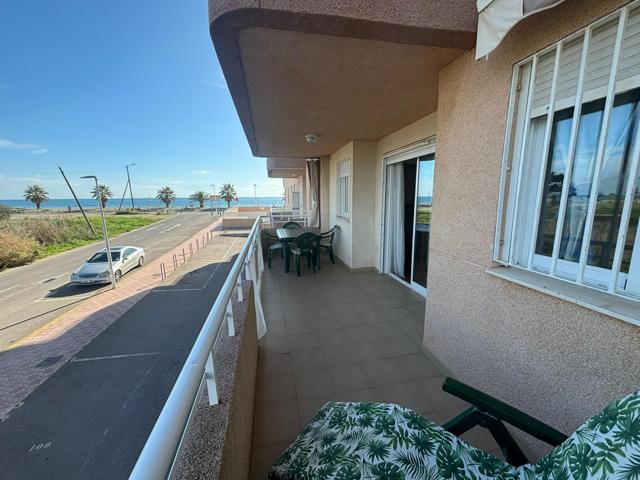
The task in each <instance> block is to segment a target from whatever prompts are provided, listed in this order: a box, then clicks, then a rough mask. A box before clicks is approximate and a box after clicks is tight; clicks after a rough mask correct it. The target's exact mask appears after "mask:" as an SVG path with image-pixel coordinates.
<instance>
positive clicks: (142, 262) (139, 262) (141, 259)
mask: <svg viewBox="0 0 640 480" xmlns="http://www.w3.org/2000/svg"><path fill="white" fill-rule="evenodd" d="M142 265H144V257H140V259H139V260H138V266H139V267H141V266H142Z"/></svg>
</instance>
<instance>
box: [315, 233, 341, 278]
mask: <svg viewBox="0 0 640 480" xmlns="http://www.w3.org/2000/svg"><path fill="white" fill-rule="evenodd" d="M337 230H338V225H334V226H333V228H331V230H328V231H326V232H324V233H321V234H320V235H319V237H320V244H319V247H320V250H326V251H327V252H329V260H331V263H333V264H335V263H336V260H335V257H334V255H333V237H335V235H336V231H337ZM318 269H320V253H319V252H318Z"/></svg>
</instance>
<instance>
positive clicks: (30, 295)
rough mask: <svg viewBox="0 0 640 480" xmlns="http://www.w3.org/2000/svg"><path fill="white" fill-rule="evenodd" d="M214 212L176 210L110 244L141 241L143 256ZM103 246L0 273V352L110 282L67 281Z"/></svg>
mask: <svg viewBox="0 0 640 480" xmlns="http://www.w3.org/2000/svg"><path fill="white" fill-rule="evenodd" d="M214 218H215V217H212V216H211V214H210V213H208V212H207V213H197V212H189V213H179V214H177V215H174V216H172V217H169V218H168V219H166V220H163V221H160V222H157V223H154V224H152V225H149V226H146V227H143V228H140V229H137V230H134V231H132V232H128V233H124V234H122V235H120V236H118V237H115V238H113V239H111V245H135V246H138V247H142V248H144V250H145V254H146V258H145V260H146V261H147V262H149V261H151V260H153V259H155V258H157V257H159V256H160V255H162V254H164V253H165V252H167V251H169V250H171V248H173V247H175V246H176V245H179V244H180V243H182V242H183V241H185V240H187V239H188V238H189V237H191V236H192V235H193V234H194V233H196V232H197V231H199V230H201V229H202V228H204V227H205V226H206V225H207V224H209V223H211V222H212V221H213V220H214ZM103 247H104V244H102V243H98V244H93V245H87V246H84V247H80V248H76V249H75V250H71V251H68V252H65V253H61V254H59V255H55V256H53V257H49V258H45V259H42V260H39V261H37V262H35V263H32V264H30V265H25V266H23V267H18V268H13V269H11V270H8V271H6V272H3V273H0V352H2V351H4V350H6V349H7V347H8V346H10V345H11V344H12V343H14V342H16V341H17V340H19V339H21V338H23V337H25V336H26V335H28V334H29V333H31V332H33V331H34V330H36V329H37V328H38V327H40V326H41V325H44V324H46V323H47V322H49V321H51V320H53V319H54V318H56V317H57V316H58V315H60V314H62V313H63V312H64V311H66V310H68V309H69V308H71V307H73V306H75V305H76V304H78V303H79V302H82V301H83V300H85V299H87V298H89V297H90V296H93V295H96V294H98V293H100V291H102V290H104V289H105V288H110V287H109V286H107V287H87V286H75V285H70V284H69V283H68V280H69V275H71V272H72V271H73V270H75V269H76V268H78V267H79V266H80V265H81V264H82V262H83V261H84V260H86V259H87V258H89V257H90V256H91V255H92V254H93V253H94V252H96V251H97V250H100V249H101V248H103Z"/></svg>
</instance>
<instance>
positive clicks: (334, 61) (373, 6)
mask: <svg viewBox="0 0 640 480" xmlns="http://www.w3.org/2000/svg"><path fill="white" fill-rule="evenodd" d="M209 16H210V30H211V37H212V39H213V43H214V46H215V49H216V52H217V55H218V59H219V61H220V64H221V66H222V70H223V72H224V75H225V78H226V80H227V84H228V86H229V90H230V92H231V96H232V98H233V101H234V103H235V106H236V110H237V112H238V115H239V117H240V121H241V123H242V126H243V128H244V131H245V134H246V136H247V139H248V141H249V145H250V146H251V150H252V152H253V154H254V155H255V156H260V157H269V156H274V157H318V156H322V155H328V154H330V153H332V152H333V151H335V150H336V149H338V148H339V147H341V146H342V145H344V144H345V143H347V142H348V141H350V140H352V139H362V140H375V139H378V138H380V137H383V136H385V135H388V134H389V133H391V132H393V131H395V130H397V129H399V128H401V127H403V126H405V125H408V124H409V123H412V122H414V121H416V120H418V119H419V118H421V117H423V116H425V115H428V114H429V113H432V112H434V111H435V110H436V109H437V87H438V72H439V70H440V69H441V68H442V67H444V66H445V65H446V64H448V63H449V62H451V61H452V60H453V59H454V58H455V57H457V56H458V55H460V53H462V52H463V51H464V50H467V49H470V48H471V47H473V45H474V44H475V34H476V26H477V11H476V4H475V2H474V1H473V0H411V1H407V0H389V1H367V0H352V1H344V0H343V1H326V2H325V1H323V2H318V1H312V0H299V1H296V2H291V1H290V0H267V1H265V0H261V1H257V0H209ZM309 133H311V134H315V135H317V136H318V140H317V142H315V143H307V142H306V140H305V135H306V134H309Z"/></svg>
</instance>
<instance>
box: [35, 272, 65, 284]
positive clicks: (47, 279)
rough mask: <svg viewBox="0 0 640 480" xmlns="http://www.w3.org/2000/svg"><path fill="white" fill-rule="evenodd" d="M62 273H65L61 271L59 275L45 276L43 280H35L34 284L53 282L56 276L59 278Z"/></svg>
mask: <svg viewBox="0 0 640 480" xmlns="http://www.w3.org/2000/svg"><path fill="white" fill-rule="evenodd" d="M63 275H66V273H61V274H60V275H56V276H55V277H48V278H45V279H43V280H40V281H37V282H35V283H34V285H44V284H45V283H49V282H53V281H54V280H55V279H56V278H60V277H62V276H63Z"/></svg>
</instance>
